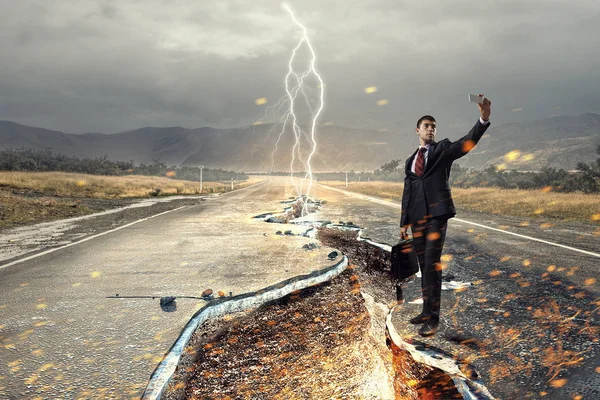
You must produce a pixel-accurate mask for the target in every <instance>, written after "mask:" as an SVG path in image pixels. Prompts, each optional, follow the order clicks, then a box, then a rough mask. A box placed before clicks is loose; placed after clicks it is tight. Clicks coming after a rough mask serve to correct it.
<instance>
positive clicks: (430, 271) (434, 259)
mask: <svg viewBox="0 0 600 400" xmlns="http://www.w3.org/2000/svg"><path fill="white" fill-rule="evenodd" d="M447 227H448V218H447V217H445V216H442V217H435V218H430V219H428V220H427V221H426V222H424V223H421V224H415V225H413V226H412V228H411V229H412V235H413V243H414V245H415V250H416V252H417V257H418V259H419V268H420V269H421V292H422V295H423V315H427V316H429V317H431V318H432V319H435V320H438V321H439V318H440V303H441V297H442V264H441V263H440V258H441V257H442V249H443V248H444V240H445V239H446V228H447Z"/></svg>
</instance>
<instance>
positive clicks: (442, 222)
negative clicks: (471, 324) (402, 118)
mask: <svg viewBox="0 0 600 400" xmlns="http://www.w3.org/2000/svg"><path fill="white" fill-rule="evenodd" d="M480 96H482V97H483V95H480ZM491 104H492V102H491V101H489V100H488V99H486V98H484V99H483V104H478V106H479V112H480V114H481V116H480V118H479V120H478V121H477V122H476V123H475V126H473V128H472V129H471V131H470V132H469V133H468V134H467V135H466V136H464V137H463V138H461V139H459V140H457V141H456V142H451V141H450V140H448V139H444V140H442V141H440V142H436V141H435V140H434V138H435V132H436V122H435V119H434V118H433V117H432V116H430V115H425V116H423V117H421V118H420V119H419V121H418V122H417V129H416V132H417V136H418V137H419V148H418V149H417V151H415V152H414V153H413V154H412V156H410V157H409V158H408V160H406V166H405V168H406V177H405V178H404V192H403V194H402V217H401V219H400V238H401V239H406V238H407V237H408V228H409V227H410V228H411V232H412V236H413V242H414V245H415V249H416V251H417V256H418V259H419V265H420V269H421V290H422V294H423V311H422V312H421V314H419V315H417V316H416V317H414V318H412V319H411V320H410V322H411V323H413V324H422V323H424V325H423V326H422V327H421V329H420V330H419V334H420V335H421V336H431V335H434V334H435V333H436V332H437V328H438V324H439V320H440V299H441V294H442V265H441V263H440V258H441V256H442V249H443V247H444V240H445V238H446V227H447V225H448V219H449V218H452V217H454V216H455V215H456V210H455V208H454V203H453V201H452V195H451V193H450V186H449V184H448V178H449V177H450V169H451V168H452V163H453V162H454V161H455V160H457V159H459V158H461V157H462V156H464V155H465V154H467V153H468V152H469V151H470V150H471V149H472V148H473V147H474V146H475V145H476V144H477V142H479V139H481V136H483V134H484V132H485V131H486V129H487V128H488V126H489V125H490V122H489V118H490V106H491Z"/></svg>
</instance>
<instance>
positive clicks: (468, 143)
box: [462, 140, 475, 153]
mask: <svg viewBox="0 0 600 400" xmlns="http://www.w3.org/2000/svg"><path fill="white" fill-rule="evenodd" d="M473 147H475V142H474V141H473V140H465V141H464V143H463V145H462V151H463V153H468V152H469V151H471V150H472V149H473Z"/></svg>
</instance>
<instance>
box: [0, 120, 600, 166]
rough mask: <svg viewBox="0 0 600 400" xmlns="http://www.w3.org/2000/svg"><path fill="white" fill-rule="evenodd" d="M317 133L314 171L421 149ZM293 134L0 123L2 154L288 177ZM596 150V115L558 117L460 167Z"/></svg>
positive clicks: (510, 132)
mask: <svg viewBox="0 0 600 400" xmlns="http://www.w3.org/2000/svg"><path fill="white" fill-rule="evenodd" d="M315 132H316V133H315V138H316V142H317V148H316V151H315V152H314V154H313V155H312V157H311V165H312V167H313V170H314V171H350V170H354V171H368V170H374V169H377V168H378V167H380V166H381V165H382V164H384V163H386V162H388V161H390V160H393V159H401V160H405V159H406V158H407V157H408V156H410V154H411V153H412V152H413V151H415V150H416V148H417V145H418V141H417V136H416V134H415V133H414V131H411V132H392V131H387V130H366V129H355V128H348V127H342V126H319V127H317V129H316V131H315ZM464 134H466V132H449V133H448V135H446V136H447V137H449V138H450V139H451V140H456V139H458V138H459V137H461V136H462V135H464ZM298 135H299V137H300V140H299V142H300V146H299V151H298V148H296V151H293V150H294V143H295V140H294V138H295V134H294V133H293V132H292V130H291V129H290V128H289V127H288V128H286V130H285V131H283V133H282V130H281V126H280V125H271V124H259V125H252V126H245V127H240V128H233V129H216V128H208V127H205V128H197V129H186V128H182V127H168V128H141V129H136V130H132V131H127V132H122V133H114V134H102V133H83V134H67V133H63V132H60V131H53V130H48V129H43V128H35V127H30V126H25V125H21V124H18V123H15V122H11V121H0V149H10V148H12V149H18V148H29V149H46V148H50V149H51V150H52V151H53V152H56V153H62V154H65V155H71V156H77V157H81V158H85V157H88V158H94V157H102V156H104V155H107V156H108V158H109V159H111V160H114V161H116V160H122V161H129V160H132V161H134V162H136V163H138V162H145V163H152V162H154V161H157V160H158V161H161V162H163V163H165V164H167V165H170V166H172V165H175V166H179V165H198V164H203V165H205V166H206V167H208V168H222V169H227V170H232V171H244V172H261V171H269V170H271V169H272V170H274V171H290V166H291V165H292V159H293V157H294V158H295V161H294V164H293V167H294V170H303V169H304V166H303V165H302V162H301V161H299V157H300V158H301V159H303V160H306V159H307V158H308V157H309V155H310V153H311V152H312V143H313V142H312V139H311V137H312V135H311V131H310V129H309V128H308V127H301V131H300V132H298ZM280 136H281V137H280ZM279 137H280V139H279ZM442 138H443V137H439V138H437V139H438V140H439V139H442ZM278 139H279V140H278ZM598 145H600V114H596V113H586V114H581V115H565V116H555V117H552V118H548V119H544V120H539V121H529V122H520V123H509V124H502V125H498V126H494V125H492V126H491V127H490V128H489V129H488V131H487V132H486V134H485V135H484V136H483V138H482V139H481V141H480V142H479V144H478V145H477V146H476V147H475V148H474V149H473V150H472V151H471V153H470V154H469V155H468V156H466V157H464V158H462V159H460V160H459V161H458V163H459V164H460V165H461V166H463V167H469V168H475V169H481V168H485V167H487V166H489V165H493V164H505V166H506V168H507V169H517V170H522V171H526V170H539V169H540V168H541V167H544V166H550V167H555V168H564V169H574V168H575V166H576V164H577V162H579V161H583V162H591V161H593V160H595V159H596V158H597V154H596V147H597V146H598ZM298 152H299V153H300V154H298ZM293 153H294V154H293ZM507 154H509V156H508V157H507V156H506V155H507Z"/></svg>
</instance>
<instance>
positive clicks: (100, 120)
mask: <svg viewBox="0 0 600 400" xmlns="http://www.w3.org/2000/svg"><path fill="white" fill-rule="evenodd" d="M197 3H200V4H197ZM203 3H204V4H203ZM290 6H291V7H292V9H293V10H294V11H295V13H296V16H297V18H298V19H299V20H300V22H302V23H303V24H305V25H306V26H307V28H308V30H309V35H310V37H311V40H312V42H313V45H314V46H315V49H316V51H317V53H318V61H317V68H318V70H319V71H320V73H321V74H322V76H323V78H324V80H325V82H326V99H327V105H326V108H325V111H324V113H323V116H322V118H321V122H322V123H325V122H328V121H329V122H332V123H335V124H340V125H347V126H355V125H359V126H368V127H374V128H380V129H391V130H397V129H408V128H411V127H412V125H413V124H414V121H413V120H416V118H418V117H419V116H420V115H422V114H425V113H431V114H434V115H436V117H437V118H439V119H440V130H443V129H444V128H445V129H447V130H449V131H452V130H453V129H462V128H463V126H465V125H466V126H468V125H470V124H471V123H472V121H471V120H472V119H473V118H475V117H476V116H477V110H476V108H474V106H473V105H472V104H468V103H467V102H466V95H467V93H469V92H477V91H482V92H484V93H486V94H487V95H489V96H490V98H492V100H493V103H494V104H493V114H492V118H494V120H495V122H496V123H501V122H508V121H514V120H523V119H536V118H543V117H548V116H550V115H552V114H556V113H559V112H560V113H578V112H586V111H599V110H600V106H599V104H598V96H597V95H594V93H597V92H598V91H599V89H600V80H599V78H598V74H597V72H596V71H597V70H598V68H599V67H600V61H599V57H600V56H599V54H600V48H599V47H600V46H599V44H598V40H597V38H598V37H600V31H599V28H598V25H597V23H596V21H597V20H598V17H599V16H600V7H599V6H598V5H597V4H596V1H592V0H590V1H587V0H585V1H584V0H581V1H574V2H564V1H554V2H552V1H550V2H549V1H538V0H535V1H499V2H494V3H492V4H489V2H485V3H484V2H472V1H466V0H456V1H448V2H443V3H441V2H438V1H422V0H421V1H405V2H398V1H380V0H379V1H378V0H370V1H360V2H358V1H356V2H348V1H344V2H342V1H332V2H321V1H302V2H297V3H293V2H292V3H291V4H290ZM0 34H2V37H3V38H4V39H3V41H2V42H0V50H1V51H2V55H3V60H5V61H4V63H3V68H2V69H1V70H0V90H1V91H2V97H1V98H0V119H9V120H14V121H17V122H20V123H24V124H29V125H37V126H43V127H46V128H50V129H59V130H64V131H67V132H86V131H101V132H118V131H123V130H128V129H135V128H138V127H142V126H149V125H152V126H175V125H180V126H186V127H201V126H206V125H208V126H214V127H232V126H239V125H246V124H250V123H253V122H254V121H256V120H258V119H259V118H261V117H262V116H263V114H264V112H265V107H267V106H269V105H273V104H275V103H276V101H277V99H279V98H280V97H281V96H282V95H283V94H284V90H283V78H284V76H285V73H286V72H287V60H288V58H289V55H290V53H291V50H292V49H293V47H294V46H295V43H296V40H297V39H298V38H299V35H300V31H299V30H298V29H297V27H296V26H295V25H294V24H293V22H292V21H291V18H290V17H289V15H288V14H287V13H286V12H285V11H284V10H283V9H282V8H281V6H280V3H279V2H276V1H261V0H257V1H219V2H217V3H210V4H209V2H188V1H158V0H156V1H139V2H133V1H127V2H125V1H119V2H117V1H112V2H111V1H100V2H92V1H80V2H68V1H58V0H56V1H52V2H51V3H50V2H44V1H32V0H25V1H21V2H14V3H11V4H10V5H9V6H5V9H4V11H3V13H2V15H1V16H0ZM368 86H377V87H378V91H377V92H376V93H372V94H366V93H365V92H364V88H365V87H368ZM260 97H266V98H267V99H268V100H269V102H268V103H267V104H266V105H263V106H256V105H255V104H254V100H255V99H256V98H260ZM382 99H387V100H388V101H389V103H388V104H387V105H383V106H378V105H377V101H378V100H382ZM556 107H560V109H557V108H556ZM518 108H522V111H519V112H514V111H513V110H514V109H518ZM557 110H559V111H557Z"/></svg>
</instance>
